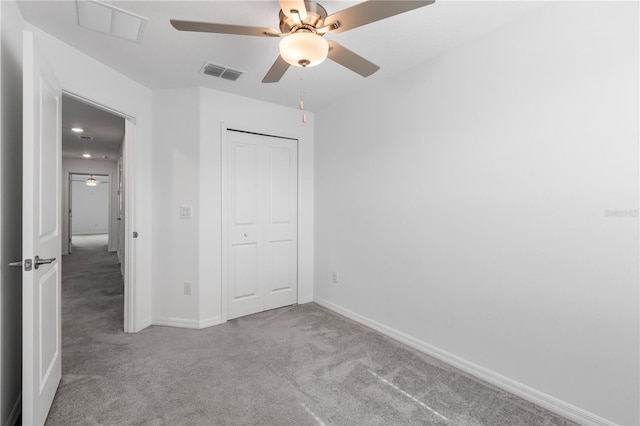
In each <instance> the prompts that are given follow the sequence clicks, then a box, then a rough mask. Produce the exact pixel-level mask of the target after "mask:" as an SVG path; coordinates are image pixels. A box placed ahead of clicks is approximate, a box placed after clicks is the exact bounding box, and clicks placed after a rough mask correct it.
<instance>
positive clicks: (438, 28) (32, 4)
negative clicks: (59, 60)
mask: <svg viewBox="0 0 640 426" xmlns="http://www.w3.org/2000/svg"><path fill="white" fill-rule="evenodd" d="M83 1H84V0H83ZM373 1H376V0H373ZM104 3H108V4H112V5H114V6H117V7H119V8H121V9H124V10H126V11H129V12H132V13H135V14H138V15H141V16H143V17H145V18H148V20H149V22H148V24H147V27H146V32H145V34H144V36H143V39H142V42H141V43H136V42H132V41H128V40H124V39H120V38H116V37H113V36H109V35H106V34H104V33H99V32H96V31H92V30H88V29H85V28H81V27H79V26H78V23H77V22H78V17H77V6H76V2H75V1H19V2H18V4H19V7H20V10H21V12H22V14H23V16H24V19H25V20H26V21H27V22H29V23H31V24H32V25H34V26H36V27H39V28H40V29H42V30H44V31H45V32H47V33H49V34H51V35H52V36H54V37H56V38H58V39H60V40H62V41H63V42H65V43H67V44H69V45H71V46H73V47H75V48H77V49H78V50H80V51H82V52H85V53H87V54H88V55H90V56H92V57H94V58H95V59H97V60H99V61H101V62H103V63H105V64H107V65H109V66H110V67H111V68H114V69H116V70H117V71H119V72H121V73H122V74H124V75H127V76H129V77H130V78H132V79H134V80H136V81H138V82H139V83H141V84H142V85H144V86H146V87H149V88H151V89H163V88H179V87H192V86H202V87H209V88H213V89H217V90H221V91H225V92H231V93H235V94H238V95H242V96H247V97H251V98H254V99H260V100H264V101H267V102H272V103H276V104H281V105H287V106H292V107H295V106H296V105H297V104H298V100H299V97H300V78H301V73H302V70H301V69H300V68H294V67H292V68H290V69H289V71H287V73H286V74H285V76H284V77H283V78H282V80H281V81H280V82H278V83H271V84H264V83H261V80H262V78H263V77H264V75H265V74H266V72H267V71H268V70H269V68H270V67H271V65H272V64H273V62H274V60H275V59H276V57H277V56H278V39H274V38H266V37H264V38H263V37H250V36H234V35H221V34H208V33H191V32H181V31H177V30H175V29H174V28H173V27H172V26H171V25H170V24H169V19H171V18H175V19H181V20H192V21H208V22H218V23H227V24H236V25H248V26H261V27H271V28H275V29H278V23H279V21H278V12H279V6H278V2H277V1H275V0H264V1H242V0H235V1H105V2H104ZM320 3H321V4H322V5H323V6H324V7H325V9H327V12H328V13H329V14H332V13H335V12H337V11H339V10H342V9H344V8H347V7H350V6H352V5H354V4H357V3H359V2H354V1H321V2H320ZM543 5H544V2H539V1H533V2H526V1H493V2H487V1H467V2H461V1H447V0H437V1H436V3H434V4H432V5H430V6H426V7H423V8H420V9H416V10H413V11H410V12H407V13H404V14H401V15H398V16H395V17H391V18H388V19H385V20H382V21H378V22H375V23H372V24H369V25H366V26H363V27H359V28H355V29H353V30H350V31H347V32H344V33H341V34H328V35H327V36H326V38H327V39H332V40H335V41H337V42H339V43H341V44H342V45H343V46H345V47H347V48H348V49H350V50H353V51H355V52H356V53H358V54H359V55H361V56H363V57H365V58H366V59H368V60H370V61H372V62H374V63H376V64H377V65H379V66H380V67H381V69H380V70H379V71H378V72H377V73H375V74H374V75H372V76H370V77H368V78H363V77H360V76H359V75H357V74H355V73H353V72H351V71H349V70H347V69H346V68H343V67H342V66H340V65H338V64H336V63H334V62H332V61H330V60H327V61H325V62H323V63H322V64H320V65H318V66H316V67H313V68H308V69H306V70H305V71H304V86H305V93H306V94H305V105H306V107H307V109H309V110H311V111H314V110H316V111H317V110H319V109H321V108H323V107H325V106H327V105H329V104H330V103H332V102H334V101H335V100H337V99H339V98H340V97H342V96H345V95H346V94H348V93H350V92H352V91H355V90H359V89H360V90H364V89H366V88H367V87H369V86H371V87H373V85H375V84H376V81H377V80H378V79H384V78H386V77H388V76H390V75H393V74H396V73H398V72H401V71H403V70H406V69H408V68H411V67H414V66H416V65H418V64H421V63H424V62H425V61H427V60H429V59H430V58H433V57H434V56H436V55H438V54H440V53H442V52H443V51H446V50H447V49H450V48H452V47H454V46H456V45H459V44H462V43H465V42H468V41H470V40H473V39H475V38H477V37H479V36H481V35H482V34H485V33H488V32H490V31H492V30H494V29H495V28H497V27H499V26H502V25H504V24H506V23H508V22H510V21H512V20H513V19H515V18H517V17H518V16H520V15H522V14H525V13H528V12H530V11H532V10H533V9H536V8H539V7H541V6H543ZM205 61H210V62H213V63H216V64H220V65H223V66H227V67H230V68H234V69H237V70H242V71H244V72H245V74H244V75H243V76H242V77H240V79H239V80H238V81H236V82H231V81H227V80H222V79H218V78H215V77H210V76H206V75H202V74H200V70H201V68H202V66H203V64H204V62H205Z"/></svg>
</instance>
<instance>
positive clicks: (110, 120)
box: [62, 96, 124, 160]
mask: <svg viewBox="0 0 640 426" xmlns="http://www.w3.org/2000/svg"><path fill="white" fill-rule="evenodd" d="M73 127H79V128H81V129H83V130H84V132H82V133H75V132H73V131H71V129H72V128H73ZM80 136H91V137H92V138H93V140H92V141H84V140H82V139H80ZM123 138H124V118H122V117H118V116H116V115H113V114H111V113H109V112H107V111H104V110H102V109H100V108H96V107H94V106H91V105H89V104H86V103H84V102H80V101H78V100H76V99H74V98H71V97H69V96H63V97H62V156H63V157H65V158H84V157H83V156H82V154H90V155H91V158H92V159H96V160H117V159H118V152H119V151H120V146H121V145H122V139H123ZM105 157H106V158H105Z"/></svg>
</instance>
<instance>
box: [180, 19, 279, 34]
mask: <svg viewBox="0 0 640 426" xmlns="http://www.w3.org/2000/svg"><path fill="white" fill-rule="evenodd" d="M171 25H173V28H175V29H176V30H180V31H195V32H200V33H217V34H234V35H248V36H258V37H280V35H281V34H280V33H279V32H278V31H276V30H274V29H273V28H266V27H265V28H262V27H245V26H242V25H228V24H215V23H213V22H194V21H179V20H177V19H171Z"/></svg>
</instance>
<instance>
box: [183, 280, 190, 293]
mask: <svg viewBox="0 0 640 426" xmlns="http://www.w3.org/2000/svg"><path fill="white" fill-rule="evenodd" d="M184 294H186V295H187V296H191V283H190V282H185V283H184Z"/></svg>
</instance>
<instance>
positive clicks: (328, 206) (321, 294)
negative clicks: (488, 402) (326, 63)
mask: <svg viewBox="0 0 640 426" xmlns="http://www.w3.org/2000/svg"><path fill="white" fill-rule="evenodd" d="M638 73H639V69H638V4H637V3H636V2H633V3H630V2H626V3H613V2H591V3H581V2H580V3H578V2H557V3H556V4H552V5H549V6H546V7H543V8H541V9H539V10H538V11H536V12H534V13H533V14H531V15H528V16H526V17H524V18H522V19H521V20H519V21H517V22H514V23H513V24H512V25H509V26H506V27H504V28H502V29H500V30H498V31H495V32H494V33H492V34H489V35H487V36H485V37H482V38H479V39H477V40H474V41H472V42H470V43H468V44H466V45H464V46H459V47H458V48H457V49H455V50H452V51H450V52H449V53H447V54H445V55H442V56H440V57H438V58H436V59H434V60H432V61H430V62H428V63H426V64H424V65H423V66H421V67H419V68H417V69H414V70H412V71H410V72H407V73H405V74H403V75H400V76H395V77H394V78H393V79H392V80H387V81H381V82H380V85H379V87H378V90H376V91H375V92H371V91H368V92H361V93H358V94H352V95H351V96H350V97H349V98H348V99H343V100H342V101H340V102H338V103H336V104H334V105H331V106H330V107H327V108H326V109H324V110H322V111H319V112H317V113H316V135H315V148H316V150H315V170H316V186H315V197H316V203H315V205H316V212H315V219H316V227H315V235H316V237H315V241H316V246H315V253H316V257H315V265H316V268H315V292H314V294H315V296H316V300H318V301H319V302H321V303H324V304H325V305H328V306H332V307H333V308H334V309H338V310H340V311H341V312H343V313H346V314H349V315H351V316H353V317H357V318H359V319H360V320H362V321H374V322H375V323H373V322H370V324H373V325H375V326H378V328H381V329H385V330H386V331H387V332H388V333H391V334H395V335H396V336H404V337H405V338H406V341H408V342H411V343H412V344H414V345H415V346H417V347H421V348H423V349H425V350H431V351H433V352H434V353H439V355H440V356H442V357H444V358H447V359H448V360H450V361H455V362H458V363H459V364H460V365H462V366H466V367H467V368H468V369H469V370H471V371H474V372H475V373H476V374H481V375H483V377H484V378H487V379H491V378H492V377H493V378H494V379H495V380H494V382H498V383H499V382H501V381H502V385H513V386H515V388H514V389H515V390H518V391H520V392H521V393H522V394H524V395H525V396H527V397H529V398H530V399H533V400H536V401H537V402H539V403H544V402H545V401H546V405H547V406H549V407H552V408H554V409H556V410H558V411H560V412H564V413H565V414H566V415H573V416H574V418H577V419H582V420H583V421H585V419H588V420H589V421H601V420H602V419H603V418H604V419H607V420H608V421H611V422H616V423H619V424H624V425H631V424H639V422H640V414H639V406H638V404H639V400H640V395H639V394H638V383H639V380H640V376H639V371H638V368H639V364H638V359H639V353H638V348H639V341H638V340H639V329H638V327H639V313H638V310H639V309H638V300H639V299H638V282H639V280H638V278H639V277H638V259H639V256H638V255H639V253H638V217H637V211H638V210H637V209H638V171H639V167H638V113H639V111H638V104H639V103H638V75H639V74H638ZM613 209H620V210H625V211H627V210H632V211H634V212H635V213H633V212H632V213H633V214H634V215H635V217H614V216H611V215H609V216H608V215H607V214H606V211H607V210H613ZM331 271H337V272H338V274H339V283H338V284H332V283H331ZM438 351H441V352H438ZM536 398H538V399H536ZM553 398H556V399H553ZM581 410H584V411H581Z"/></svg>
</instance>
